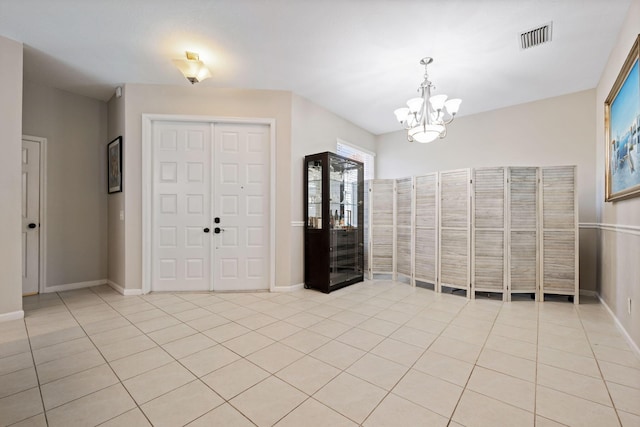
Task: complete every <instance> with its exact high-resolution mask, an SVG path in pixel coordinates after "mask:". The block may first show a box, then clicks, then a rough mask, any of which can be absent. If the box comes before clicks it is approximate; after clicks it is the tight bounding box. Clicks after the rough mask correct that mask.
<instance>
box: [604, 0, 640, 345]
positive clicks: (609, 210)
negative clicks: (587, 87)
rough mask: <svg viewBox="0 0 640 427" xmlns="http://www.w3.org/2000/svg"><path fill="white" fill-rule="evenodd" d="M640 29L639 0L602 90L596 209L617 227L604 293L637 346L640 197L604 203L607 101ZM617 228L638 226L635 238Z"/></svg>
mask: <svg viewBox="0 0 640 427" xmlns="http://www.w3.org/2000/svg"><path fill="white" fill-rule="evenodd" d="M639 29H640V0H633V2H632V3H631V7H630V8H629V12H628V13H627V18H626V20H625V22H624V24H623V25H622V28H621V31H620V35H619V37H618V42H617V43H616V46H615V47H614V49H613V51H612V52H611V54H610V56H609V60H608V61H607V64H606V66H605V69H604V71H603V73H602V76H601V78H600V82H599V83H598V86H597V88H596V103H595V107H594V110H595V115H596V117H595V121H596V131H595V135H596V146H595V148H594V150H595V156H596V165H595V166H596V167H595V176H596V180H597V187H596V194H595V205H596V207H597V220H598V222H599V223H602V224H611V225H613V226H614V227H613V228H609V227H607V228H606V229H603V230H601V231H600V234H599V253H598V292H599V293H600V296H601V297H602V298H603V299H604V301H605V302H606V304H607V305H608V306H609V307H610V308H611V310H612V311H613V312H614V314H615V316H616V317H617V319H618V320H619V321H620V323H621V324H622V325H623V326H624V328H625V329H626V331H627V332H628V333H629V335H630V336H631V338H632V339H633V340H634V342H635V344H636V346H637V347H638V346H640V263H638V262H637V259H638V254H640V233H639V232H638V227H640V197H636V198H633V199H628V200H622V201H618V202H609V203H605V202H604V173H605V145H606V144H605V129H604V101H605V99H606V98H607V96H608V95H609V91H610V90H611V87H612V86H613V84H614V82H615V80H616V78H617V76H618V73H619V71H620V69H621V68H622V64H623V63H624V61H625V59H626V58H627V55H628V54H629V50H630V49H631V46H632V45H633V43H634V41H635V39H636V37H637V36H638V31H639ZM616 226H632V227H635V230H636V232H635V234H634V233H633V232H628V231H624V230H620V229H617V230H616ZM627 298H631V300H632V304H631V305H632V311H631V314H629V313H628V312H627Z"/></svg>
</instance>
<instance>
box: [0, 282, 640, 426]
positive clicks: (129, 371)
mask: <svg viewBox="0 0 640 427" xmlns="http://www.w3.org/2000/svg"><path fill="white" fill-rule="evenodd" d="M24 308H25V319H24V320H20V321H12V322H6V323H2V324H0V425H3V426H5V425H14V426H46V425H49V426H65V427H69V426H92V425H104V426H126V427H131V426H147V425H154V426H182V425H190V426H218V425H219V426H252V425H258V426H272V425H277V426H356V425H362V426H367V427H369V426H469V427H470V426H492V427H494V426H534V425H535V426H559V425H570V426H597V427H607V426H620V425H622V426H625V427H626V426H640V359H639V358H638V357H637V356H636V354H635V353H633V352H632V351H631V349H630V347H629V346H628V345H627V343H626V342H625V340H624V339H623V337H622V336H621V335H620V333H619V332H618V330H617V329H616V327H615V325H614V323H613V321H612V319H611V318H610V316H609V314H608V313H607V312H606V311H605V309H604V308H603V307H602V306H601V305H600V304H598V303H597V301H596V300H594V299H591V300H589V299H586V300H584V301H583V304H581V305H579V306H575V305H573V304H571V303H569V302H567V301H566V299H563V300H560V299H559V300H557V301H555V302H554V301H547V302H544V303H536V302H534V301H531V300H529V299H528V297H527V299H526V300H525V299H523V300H521V301H514V302H511V303H502V302H501V301H497V300H495V299H476V300H474V301H467V300H466V299H465V298H464V297H462V296H457V295H448V294H435V293H434V292H432V291H429V290H425V289H421V288H411V287H410V286H408V285H406V284H402V283H397V282H391V281H367V282H364V283H360V284H356V285H353V286H350V287H347V288H344V289H341V290H339V291H336V292H334V293H331V294H330V295H325V294H322V293H320V292H317V291H312V290H300V291H297V292H293V293H289V294H272V293H223V294H219V293H215V294H211V293H176V294H171V293H165V294H149V295H145V296H126V297H125V296H121V295H119V294H117V293H116V292H114V291H113V290H112V289H111V288H109V287H107V286H99V287H95V288H90V289H82V290H76V291H69V292H60V293H54V294H43V295H39V296H33V297H27V298H25V299H24Z"/></svg>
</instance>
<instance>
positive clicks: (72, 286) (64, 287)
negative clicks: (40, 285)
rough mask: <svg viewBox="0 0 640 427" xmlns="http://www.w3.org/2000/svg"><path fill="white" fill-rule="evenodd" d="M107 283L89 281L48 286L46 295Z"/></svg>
mask: <svg viewBox="0 0 640 427" xmlns="http://www.w3.org/2000/svg"><path fill="white" fill-rule="evenodd" d="M106 283H107V279H100V280H89V281H87V282H77V283H66V284H64V285H55V286H47V287H46V288H44V293H47V294H48V293H51V292H63V291H71V290H74V289H82V288H90V287H92V286H100V285H104V284H106Z"/></svg>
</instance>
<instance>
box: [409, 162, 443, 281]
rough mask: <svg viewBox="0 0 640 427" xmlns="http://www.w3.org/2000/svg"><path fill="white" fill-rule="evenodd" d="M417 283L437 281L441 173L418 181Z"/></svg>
mask: <svg viewBox="0 0 640 427" xmlns="http://www.w3.org/2000/svg"><path fill="white" fill-rule="evenodd" d="M414 221H415V243H414V248H415V249H414V265H415V276H414V277H415V280H418V281H421V282H426V283H431V284H433V285H434V289H435V288H436V287H437V286H436V284H437V281H438V239H437V237H438V173H437V172H436V173H430V174H428V175H423V176H417V177H416V178H415V220H414Z"/></svg>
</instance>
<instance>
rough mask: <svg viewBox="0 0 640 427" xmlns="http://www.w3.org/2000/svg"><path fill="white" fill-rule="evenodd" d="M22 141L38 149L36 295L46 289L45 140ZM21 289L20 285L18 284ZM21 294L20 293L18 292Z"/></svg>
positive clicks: (23, 136) (31, 139)
mask: <svg viewBox="0 0 640 427" xmlns="http://www.w3.org/2000/svg"><path fill="white" fill-rule="evenodd" d="M22 141H31V142H35V143H37V144H38V145H39V147H40V182H39V185H40V209H39V212H38V215H39V216H40V227H39V228H40V230H39V231H40V238H39V242H38V244H39V245H40V247H39V248H38V293H41V294H42V293H44V292H45V289H46V287H47V286H46V283H45V280H46V277H47V275H46V272H47V257H46V250H47V180H46V177H47V138H42V137H39V136H31V135H22V139H21V141H20V143H21V144H22ZM20 287H21V288H22V283H20ZM20 293H21V294H22V291H21V292H20Z"/></svg>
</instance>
